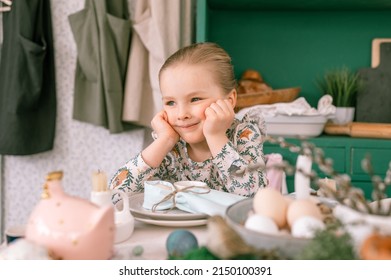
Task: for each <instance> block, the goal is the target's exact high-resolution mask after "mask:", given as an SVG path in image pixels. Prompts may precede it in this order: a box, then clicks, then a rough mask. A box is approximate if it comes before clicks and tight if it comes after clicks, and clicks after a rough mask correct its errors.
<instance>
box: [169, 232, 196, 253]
mask: <svg viewBox="0 0 391 280" xmlns="http://www.w3.org/2000/svg"><path fill="white" fill-rule="evenodd" d="M197 248H198V241H197V238H196V237H195V236H194V234H193V233H191V232H190V231H188V230H183V229H178V230H174V231H173V232H171V233H170V235H169V236H168V237H167V240H166V249H167V252H168V255H169V256H171V257H177V258H182V257H184V256H185V255H186V254H187V253H188V252H190V251H191V250H194V249H197Z"/></svg>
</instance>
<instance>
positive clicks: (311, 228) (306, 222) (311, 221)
mask: <svg viewBox="0 0 391 280" xmlns="http://www.w3.org/2000/svg"><path fill="white" fill-rule="evenodd" d="M325 227H326V226H325V224H324V223H323V222H322V221H321V220H319V219H317V218H314V217H312V216H302V217H300V218H298V219H297V220H296V221H295V223H294V224H293V225H292V229H291V233H292V236H294V237H302V238H313V237H314V236H315V233H316V231H317V230H324V229H325Z"/></svg>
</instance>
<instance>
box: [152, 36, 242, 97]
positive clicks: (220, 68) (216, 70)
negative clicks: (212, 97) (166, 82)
mask: <svg viewBox="0 0 391 280" xmlns="http://www.w3.org/2000/svg"><path fill="white" fill-rule="evenodd" d="M178 63H187V64H189V65H197V64H208V65H210V66H211V67H213V71H212V74H213V75H214V76H215V79H216V82H217V83H218V84H219V85H220V86H221V88H222V89H223V90H224V92H225V93H227V94H228V93H229V92H231V91H232V90H233V89H235V88H236V79H235V74H234V70H233V65H232V60H231V57H230V56H229V55H228V53H227V52H226V51H225V50H224V49H223V48H221V47H220V46H219V45H217V44H215V43H209V42H204V43H196V44H192V45H189V46H187V47H184V48H181V49H179V50H178V51H176V52H175V53H174V54H172V55H171V56H170V57H169V58H168V59H167V60H166V62H165V63H164V64H163V66H162V68H160V71H159V79H160V77H161V75H162V73H163V72H164V70H166V69H167V68H169V67H170V66H174V65H176V64H178Z"/></svg>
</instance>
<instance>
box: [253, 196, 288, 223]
mask: <svg viewBox="0 0 391 280" xmlns="http://www.w3.org/2000/svg"><path fill="white" fill-rule="evenodd" d="M253 208H254V212H255V213H256V214H258V215H261V216H266V217H269V218H271V219H272V220H274V222H275V223H276V224H277V226H278V227H279V228H283V227H284V226H285V224H286V211H287V208H288V202H287V200H286V199H285V198H284V196H283V195H282V194H281V193H280V192H278V191H276V190H274V189H272V188H264V189H260V190H259V191H258V192H257V193H256V194H255V196H254V203H253Z"/></svg>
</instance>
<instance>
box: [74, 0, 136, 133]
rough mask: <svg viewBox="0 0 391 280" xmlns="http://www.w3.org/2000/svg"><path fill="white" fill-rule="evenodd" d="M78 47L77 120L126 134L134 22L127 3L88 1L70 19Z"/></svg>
mask: <svg viewBox="0 0 391 280" xmlns="http://www.w3.org/2000/svg"><path fill="white" fill-rule="evenodd" d="M69 22H70V25H71V29H72V32H73V35H74V38H75V42H76V45H77V52H78V57H77V65H76V74H75V93H74V103H73V106H74V107H73V118H74V119H75V120H79V121H82V122H87V123H91V124H94V125H97V126H103V127H105V128H108V129H109V131H110V133H119V132H122V131H124V130H125V129H127V128H125V127H124V126H125V124H124V123H123V122H122V102H123V95H124V82H125V74H126V69H127V61H128V56H129V45H130V38H131V27H132V25H131V22H130V20H128V6H127V0H116V1H112V0H86V2H85V8H84V9H83V10H81V11H79V12H77V13H75V14H72V15H70V16H69Z"/></svg>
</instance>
